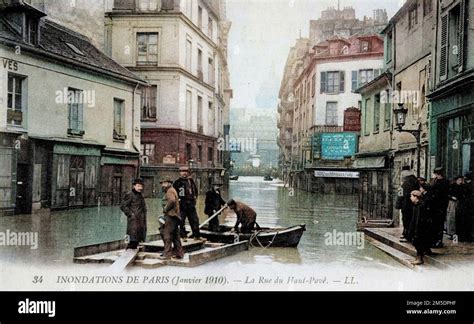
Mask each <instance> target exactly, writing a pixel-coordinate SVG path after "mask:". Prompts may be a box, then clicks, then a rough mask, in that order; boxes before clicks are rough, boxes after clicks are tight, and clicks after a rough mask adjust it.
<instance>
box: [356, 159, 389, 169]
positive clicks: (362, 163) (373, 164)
mask: <svg viewBox="0 0 474 324" xmlns="http://www.w3.org/2000/svg"><path fill="white" fill-rule="evenodd" d="M353 168H355V169H382V168H385V156H370V157H358V158H356V160H355V161H354V164H353Z"/></svg>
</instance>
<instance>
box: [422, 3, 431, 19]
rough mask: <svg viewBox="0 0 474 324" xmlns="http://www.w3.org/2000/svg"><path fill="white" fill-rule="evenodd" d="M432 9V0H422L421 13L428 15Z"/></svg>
mask: <svg viewBox="0 0 474 324" xmlns="http://www.w3.org/2000/svg"><path fill="white" fill-rule="evenodd" d="M432 10H433V0H423V15H424V16H428V15H429V14H430V13H431V11H432Z"/></svg>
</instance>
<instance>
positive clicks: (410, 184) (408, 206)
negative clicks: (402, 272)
mask: <svg viewBox="0 0 474 324" xmlns="http://www.w3.org/2000/svg"><path fill="white" fill-rule="evenodd" d="M401 176H402V181H403V182H402V186H401V188H400V190H399V192H398V197H397V201H396V206H395V207H396V208H397V209H400V210H401V212H402V222H403V233H402V237H400V242H408V241H410V240H411V238H410V235H409V228H410V223H411V219H412V215H413V208H414V205H413V203H412V201H411V200H410V195H411V192H412V191H414V190H419V189H420V184H419V182H418V179H417V178H416V176H415V174H414V173H413V171H412V170H411V168H410V166H404V167H403V168H402V174H401Z"/></svg>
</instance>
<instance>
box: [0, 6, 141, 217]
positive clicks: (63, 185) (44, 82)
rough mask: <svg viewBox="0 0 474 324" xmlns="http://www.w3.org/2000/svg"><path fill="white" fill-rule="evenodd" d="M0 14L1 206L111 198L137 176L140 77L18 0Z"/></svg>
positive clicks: (17, 209) (71, 204)
mask: <svg viewBox="0 0 474 324" xmlns="http://www.w3.org/2000/svg"><path fill="white" fill-rule="evenodd" d="M0 12H1V15H0V59H1V61H2V62H3V64H2V66H1V68H0V98H1V99H0V161H1V163H0V164H1V168H0V173H1V177H0V178H1V181H2V184H1V189H0V197H1V198H0V200H1V203H0V209H1V211H2V213H5V214H12V213H15V214H25V213H31V212H35V211H37V210H40V209H64V208H77V207H87V206H97V205H99V204H100V205H112V204H117V203H118V202H119V201H120V199H121V195H122V194H123V193H124V192H126V191H128V190H129V189H130V185H131V182H132V179H133V178H134V177H136V176H137V174H138V161H139V149H140V88H141V87H142V86H145V85H146V82H145V81H143V80H141V79H140V78H139V77H137V76H136V75H134V74H133V73H131V72H130V71H128V70H127V69H125V68H124V67H122V66H121V65H119V64H118V63H116V62H115V61H113V60H112V59H110V58H109V57H107V56H106V55H105V54H104V53H102V52H100V51H99V50H98V49H97V48H96V47H95V46H94V45H93V44H92V43H91V42H90V40H89V39H88V38H86V37H85V36H83V35H81V34H78V33H76V32H74V31H72V30H70V29H68V28H66V27H64V26H61V25H58V24H56V23H55V22H53V21H50V20H48V18H47V17H46V14H45V13H43V12H42V11H40V10H38V9H36V8H35V7H33V6H30V5H29V4H28V3H26V2H23V1H21V0H11V1H6V2H5V1H4V2H3V3H1V4H0Z"/></svg>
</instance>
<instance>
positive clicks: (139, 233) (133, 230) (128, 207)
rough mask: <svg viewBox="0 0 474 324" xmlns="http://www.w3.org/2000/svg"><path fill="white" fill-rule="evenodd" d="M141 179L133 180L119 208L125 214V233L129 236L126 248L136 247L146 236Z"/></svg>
mask: <svg viewBox="0 0 474 324" xmlns="http://www.w3.org/2000/svg"><path fill="white" fill-rule="evenodd" d="M143 187H144V184H143V180H142V179H135V180H134V181H133V188H132V191H129V192H127V193H126V194H125V196H124V197H123V201H122V204H121V206H120V209H121V210H122V212H123V213H124V214H125V215H126V216H127V235H128V236H129V244H128V247H127V248H128V249H136V248H137V247H138V243H140V242H144V241H145V238H146V230H147V228H146V213H147V208H146V203H145V199H144V198H143V196H142V191H143Z"/></svg>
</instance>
